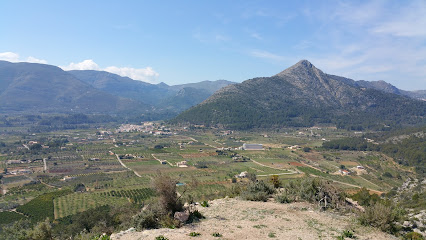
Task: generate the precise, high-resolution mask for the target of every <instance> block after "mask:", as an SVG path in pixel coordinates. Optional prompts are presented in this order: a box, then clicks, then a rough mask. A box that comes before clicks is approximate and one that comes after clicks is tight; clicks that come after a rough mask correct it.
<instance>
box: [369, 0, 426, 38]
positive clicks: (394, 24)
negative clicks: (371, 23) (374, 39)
mask: <svg viewBox="0 0 426 240" xmlns="http://www.w3.org/2000/svg"><path fill="white" fill-rule="evenodd" d="M372 31H373V32H375V33H383V34H390V35H393V36H397V37H425V36H426V2H425V1H415V2H413V3H411V4H409V5H407V6H405V7H402V8H401V9H400V10H399V11H397V12H395V13H393V14H392V18H391V19H386V20H385V21H383V22H380V23H378V24H377V26H376V27H374V28H373V29H372Z"/></svg>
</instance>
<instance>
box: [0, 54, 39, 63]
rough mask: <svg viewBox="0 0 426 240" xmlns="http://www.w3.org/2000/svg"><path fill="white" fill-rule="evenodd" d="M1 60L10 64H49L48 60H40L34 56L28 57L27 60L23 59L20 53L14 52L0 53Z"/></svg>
mask: <svg viewBox="0 0 426 240" xmlns="http://www.w3.org/2000/svg"><path fill="white" fill-rule="evenodd" d="M0 60H4V61H8V62H30V63H43V64H47V61H46V60H43V59H38V58H35V57H32V56H29V57H27V58H26V59H25V60H24V59H21V57H20V56H19V54H18V53H14V52H3V53H0Z"/></svg>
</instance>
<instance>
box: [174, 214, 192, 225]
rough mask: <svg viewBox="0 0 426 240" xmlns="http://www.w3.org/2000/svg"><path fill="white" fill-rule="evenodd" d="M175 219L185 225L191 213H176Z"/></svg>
mask: <svg viewBox="0 0 426 240" xmlns="http://www.w3.org/2000/svg"><path fill="white" fill-rule="evenodd" d="M174 217H175V219H177V220H179V221H180V222H182V223H184V222H186V221H187V220H188V218H189V213H187V212H175V216H174Z"/></svg>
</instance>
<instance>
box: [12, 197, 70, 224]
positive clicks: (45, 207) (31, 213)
mask: <svg viewBox="0 0 426 240" xmlns="http://www.w3.org/2000/svg"><path fill="white" fill-rule="evenodd" d="M70 193H71V191H70V190H62V191H56V192H50V193H46V194H43V195H40V196H38V197H36V198H34V199H33V200H31V201H29V202H27V203H26V204H24V205H21V206H18V207H17V208H16V211H18V212H20V213H23V214H24V215H26V216H28V217H30V218H31V220H33V221H35V222H38V221H43V220H44V219H46V218H47V217H48V218H50V219H53V218H54V204H53V200H54V199H55V198H58V197H61V196H64V195H67V194H70Z"/></svg>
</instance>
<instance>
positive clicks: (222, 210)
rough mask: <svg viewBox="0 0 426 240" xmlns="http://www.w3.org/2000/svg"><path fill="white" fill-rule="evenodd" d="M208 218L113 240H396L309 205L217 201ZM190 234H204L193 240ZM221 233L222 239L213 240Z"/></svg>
mask: <svg viewBox="0 0 426 240" xmlns="http://www.w3.org/2000/svg"><path fill="white" fill-rule="evenodd" d="M199 210H200V212H202V214H203V215H204V216H205V217H206V219H204V220H202V221H201V222H199V223H195V224H190V225H185V226H184V227H182V228H179V229H166V228H163V229H154V230H145V231H143V232H127V233H123V234H114V235H113V236H112V239H113V240H136V239H152V240H154V239H155V237H157V236H159V235H163V236H165V237H167V238H168V239H170V240H177V239H203V240H204V239H256V240H258V239H274V238H275V239H336V237H337V236H340V235H341V234H342V232H343V231H344V230H349V229H351V230H353V231H354V232H355V235H356V236H357V239H377V240H381V239H383V240H390V239H397V238H396V237H394V236H392V235H388V234H386V233H383V232H380V231H379V230H376V229H372V228H367V227H362V226H360V225H358V224H356V221H354V219H353V217H351V216H341V215H339V214H336V213H331V212H319V211H318V210H316V209H315V206H314V205H311V204H308V203H292V204H279V203H275V202H266V203H264V202H250V201H242V200H238V199H218V200H214V201H211V202H210V207H207V208H203V207H199ZM191 232H198V233H201V236H199V237H190V236H189V234H190V233H191ZM213 233H220V234H221V235H222V237H220V238H218V237H213V236H212V234H213Z"/></svg>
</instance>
